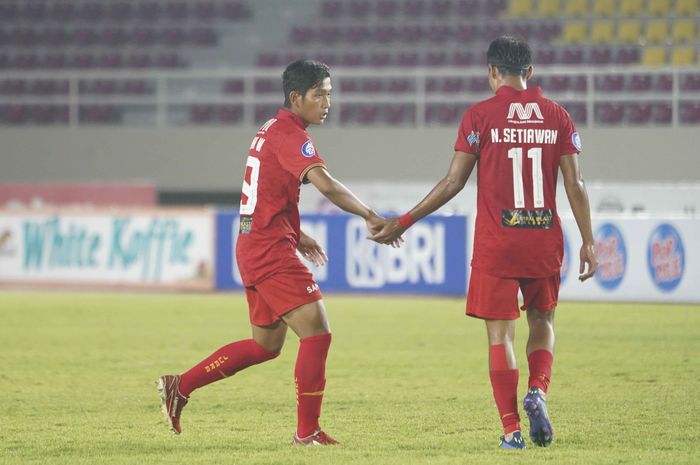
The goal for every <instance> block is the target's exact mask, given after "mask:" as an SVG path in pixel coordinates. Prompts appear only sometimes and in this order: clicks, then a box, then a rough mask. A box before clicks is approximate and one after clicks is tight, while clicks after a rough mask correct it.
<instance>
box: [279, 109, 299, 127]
mask: <svg viewBox="0 0 700 465" xmlns="http://www.w3.org/2000/svg"><path fill="white" fill-rule="evenodd" d="M275 118H277V119H281V118H289V119H291V120H292V121H294V123H295V124H296V125H297V126H299V127H300V128H301V129H303V130H306V125H305V124H304V121H303V120H302V119H301V118H299V116H298V115H296V114H295V113H294V112H293V111H291V110H290V109H288V108H284V107H283V108H280V109H279V110H278V111H277V115H275Z"/></svg>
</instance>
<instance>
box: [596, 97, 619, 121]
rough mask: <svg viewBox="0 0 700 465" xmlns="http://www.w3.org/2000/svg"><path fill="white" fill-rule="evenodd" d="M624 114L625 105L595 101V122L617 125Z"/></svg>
mask: <svg viewBox="0 0 700 465" xmlns="http://www.w3.org/2000/svg"><path fill="white" fill-rule="evenodd" d="M624 116H625V106H624V105H623V104H621V103H617V102H614V103H609V102H604V103H597V104H596V122H598V123H603V124H609V125H618V124H621V123H622V122H623V120H624Z"/></svg>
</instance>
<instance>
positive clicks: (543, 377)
mask: <svg viewBox="0 0 700 465" xmlns="http://www.w3.org/2000/svg"><path fill="white" fill-rule="evenodd" d="M527 362H528V365H529V366H530V379H529V381H528V386H529V387H531V388H532V387H537V388H540V389H541V390H542V392H544V393H545V394H546V393H547V389H548V388H549V378H550V377H551V376H552V363H553V362H554V356H553V355H552V353H551V352H550V351H548V350H544V349H541V350H535V351H533V352H532V353H531V354H530V355H529V356H528V357H527Z"/></svg>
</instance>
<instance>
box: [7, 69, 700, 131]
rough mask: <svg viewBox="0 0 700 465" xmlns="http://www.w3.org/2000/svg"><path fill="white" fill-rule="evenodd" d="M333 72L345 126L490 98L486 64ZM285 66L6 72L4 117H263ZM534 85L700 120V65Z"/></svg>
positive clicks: (33, 120)
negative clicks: (251, 68) (281, 68)
mask: <svg viewBox="0 0 700 465" xmlns="http://www.w3.org/2000/svg"><path fill="white" fill-rule="evenodd" d="M332 75H333V80H332V83H333V86H334V90H333V93H334V96H333V103H332V105H333V109H332V111H331V113H330V116H329V119H328V124H331V125H337V126H372V125H386V126H406V127H424V126H454V125H455V124H457V122H458V121H459V120H460V118H461V116H462V113H463V111H464V110H465V109H466V107H468V106H469V105H471V104H473V103H475V102H477V101H479V100H482V99H484V98H488V97H490V96H491V95H492V94H491V91H490V90H489V88H488V84H487V80H486V75H485V71H484V69H483V68H477V69H475V68H469V69H464V68H439V69H429V68H425V67H417V68H411V69H405V68H395V67H392V68H381V69H376V68H350V67H338V68H334V69H333V70H332ZM279 80H280V76H279V72H278V71H277V70H274V71H273V70H270V69H255V70H249V71H245V72H241V71H237V70H213V71H193V70H192V71H190V70H171V71H167V70H166V71H128V72H127V71H81V72H70V71H63V72H52V73H44V72H23V73H13V72H5V73H0V126H2V127H8V126H10V127H11V126H71V127H77V126H94V125H110V126H145V127H171V126H183V125H194V126H198V125H222V126H225V125H238V126H245V125H251V126H252V125H257V124H260V123H261V122H264V121H265V120H266V119H267V118H269V117H270V115H272V114H273V113H274V111H275V110H276V108H277V107H278V106H279V105H280V104H281V101H282V95H281V89H280V82H279ZM531 85H540V86H541V87H542V88H543V90H544V92H545V95H547V96H548V97H550V98H552V99H554V100H556V101H558V102H559V103H560V104H562V105H563V106H564V107H565V108H566V109H567V110H568V111H569V112H570V113H571V115H572V117H573V119H574V121H575V122H576V123H577V124H578V125H579V126H581V127H594V126H611V125H612V126H645V125H657V126H681V125H698V124H700V70H698V69H697V68H680V67H678V68H662V69H658V70H653V69H649V68H641V67H627V68H624V69H619V68H603V69H601V68H581V67H538V68H537V73H536V75H535V76H534V78H533V80H532V83H531Z"/></svg>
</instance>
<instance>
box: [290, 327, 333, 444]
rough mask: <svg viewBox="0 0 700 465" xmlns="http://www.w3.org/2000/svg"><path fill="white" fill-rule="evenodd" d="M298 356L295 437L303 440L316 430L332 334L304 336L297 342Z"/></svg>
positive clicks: (295, 376) (295, 379)
mask: <svg viewBox="0 0 700 465" xmlns="http://www.w3.org/2000/svg"><path fill="white" fill-rule="evenodd" d="M299 342H300V343H299V354H298V355H297V363H296V366H295V367H294V384H296V389H297V420H298V424H297V435H298V436H299V437H300V438H305V437H307V436H309V435H310V434H311V433H313V432H314V431H315V430H317V429H319V428H320V427H319V424H318V418H319V417H320V416H321V404H322V403H323V390H324V389H325V387H326V358H327V357H328V349H329V348H330V345H331V334H330V333H327V334H321V335H319V336H311V337H305V338H303V339H301V340H300V341H299Z"/></svg>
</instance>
